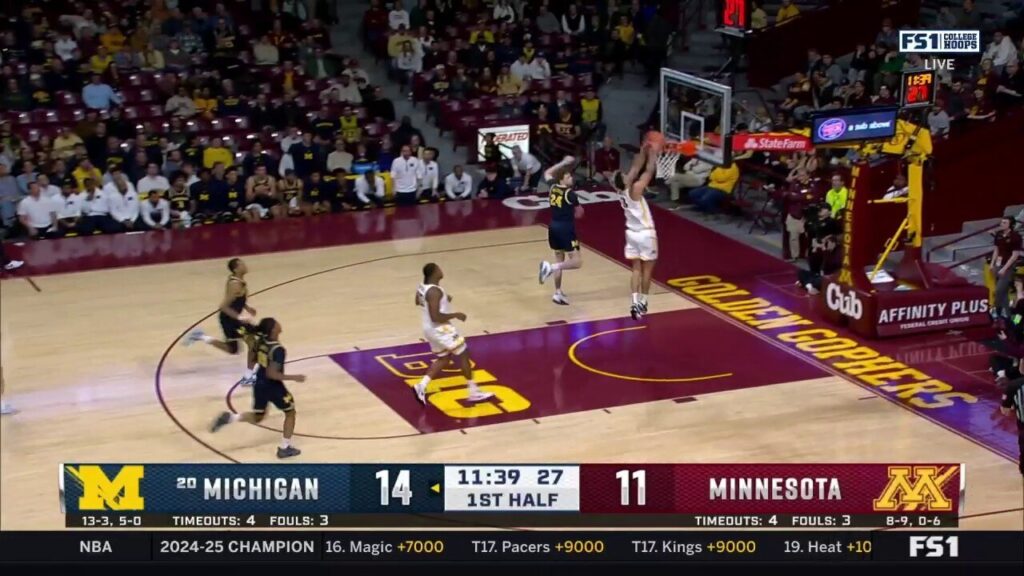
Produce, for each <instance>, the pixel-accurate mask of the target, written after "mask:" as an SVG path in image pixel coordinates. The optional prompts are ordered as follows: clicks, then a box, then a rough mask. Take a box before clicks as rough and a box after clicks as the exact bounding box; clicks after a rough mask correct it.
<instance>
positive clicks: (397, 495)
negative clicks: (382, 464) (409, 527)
mask: <svg viewBox="0 0 1024 576" xmlns="http://www.w3.org/2000/svg"><path fill="white" fill-rule="evenodd" d="M376 476H377V480H379V481H380V505H381V506H390V505H391V499H392V498H394V499H396V500H399V501H400V502H401V503H402V506H408V505H409V504H410V503H411V502H412V488H411V487H410V482H409V471H408V470H399V471H398V474H395V483H394V484H391V481H390V478H391V473H390V471H388V470H380V471H379V472H377V475H376Z"/></svg>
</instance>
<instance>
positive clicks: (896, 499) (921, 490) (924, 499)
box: [872, 464, 960, 512]
mask: <svg viewBox="0 0 1024 576" xmlns="http://www.w3.org/2000/svg"><path fill="white" fill-rule="evenodd" d="M959 472H960V466H959V465H957V464H954V465H951V466H947V467H945V468H943V467H942V466H890V467H889V483H888V484H886V486H885V489H884V490H882V494H881V495H880V496H879V497H878V498H877V499H876V500H874V502H873V503H872V504H873V506H872V507H873V508H874V509H875V510H876V511H878V512H892V511H898V510H900V511H906V512H949V511H951V510H953V496H950V495H947V494H946V486H947V484H949V481H950V479H952V478H953V477H955V476H957V475H958V473H959Z"/></svg>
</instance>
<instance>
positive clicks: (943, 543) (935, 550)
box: [910, 536, 960, 558]
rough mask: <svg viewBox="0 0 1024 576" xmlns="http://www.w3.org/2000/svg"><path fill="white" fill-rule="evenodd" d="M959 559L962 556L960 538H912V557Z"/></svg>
mask: <svg viewBox="0 0 1024 576" xmlns="http://www.w3.org/2000/svg"><path fill="white" fill-rule="evenodd" d="M921 552H924V557H925V558H957V557H959V556H960V537H959V536H911V537H910V557H911V558H920V557H921V554H920V553H921Z"/></svg>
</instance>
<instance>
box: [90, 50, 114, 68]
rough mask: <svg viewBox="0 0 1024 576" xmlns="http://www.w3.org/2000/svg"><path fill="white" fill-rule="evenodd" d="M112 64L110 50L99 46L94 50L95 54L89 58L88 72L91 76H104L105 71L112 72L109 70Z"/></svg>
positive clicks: (112, 59)
mask: <svg viewBox="0 0 1024 576" xmlns="http://www.w3.org/2000/svg"><path fill="white" fill-rule="evenodd" d="M113 63H114V57H113V56H111V55H110V50H108V49H107V47H106V46H99V47H97V48H96V53H95V54H93V55H92V57H91V58H89V70H90V71H91V72H92V73H93V74H104V73H105V72H106V71H107V70H111V72H113V71H114V70H113V69H112V68H111V66H110V65H111V64H113Z"/></svg>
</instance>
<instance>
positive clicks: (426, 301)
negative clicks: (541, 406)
mask: <svg viewBox="0 0 1024 576" xmlns="http://www.w3.org/2000/svg"><path fill="white" fill-rule="evenodd" d="M442 278H444V272H442V271H441V267H440V266H438V265H437V264H434V263H433V262H431V263H430V264H427V265H426V266H424V267H423V283H422V284H420V285H419V287H418V288H417V289H416V305H417V306H419V307H420V308H421V309H422V313H423V337H424V338H426V339H427V342H429V343H430V351H431V352H433V353H434V354H436V355H437V360H434V363H433V364H431V365H430V368H428V369H427V374H426V375H425V376H424V377H423V379H421V380H420V381H419V383H418V384H416V386H415V387H414V388H413V392H415V394H416V399H417V400H419V401H420V403H421V404H424V405H426V403H427V386H428V385H429V384H430V381H431V380H433V379H434V378H437V377H438V375H440V374H441V371H442V370H444V369H445V368H446V367H447V366H448V365H449V364H452V363H454V362H455V361H456V360H458V362H459V367H460V368H461V369H462V376H463V377H464V378H465V379H466V383H467V384H468V386H469V401H470V402H480V401H482V400H486V399H488V398H490V397H492V396H494V394H493V393H491V392H484V391H483V390H481V389H480V388H478V387H477V385H476V382H475V381H474V380H473V368H472V366H471V363H470V359H469V351H468V350H467V349H466V340H465V338H463V337H462V336H460V335H459V332H458V330H456V329H455V326H452V323H451V322H452V320H461V321H462V322H465V321H466V315H465V314H463V313H462V312H451V311H450V306H449V305H450V304H451V301H452V297H451V296H449V295H448V294H447V293H446V292H445V291H444V288H441V286H440V284H441V279H442Z"/></svg>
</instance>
